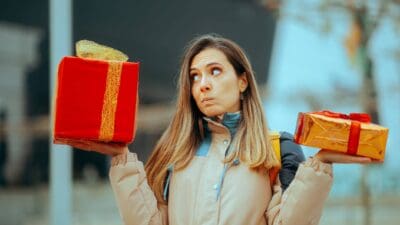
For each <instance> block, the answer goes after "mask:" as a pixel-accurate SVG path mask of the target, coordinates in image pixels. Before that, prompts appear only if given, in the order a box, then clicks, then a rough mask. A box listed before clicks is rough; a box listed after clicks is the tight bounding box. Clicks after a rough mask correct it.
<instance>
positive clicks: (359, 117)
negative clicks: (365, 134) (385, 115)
mask: <svg viewBox="0 0 400 225" xmlns="http://www.w3.org/2000/svg"><path fill="white" fill-rule="evenodd" d="M311 114H317V115H323V116H327V117H331V118H341V119H347V120H351V125H350V133H349V140H348V143H347V153H348V154H350V155H356V154H357V151H358V142H359V141H360V131H361V123H370V122H371V117H370V116H369V115H368V114H367V113H350V114H343V113H337V112H331V111H328V110H323V111H319V112H312V113H311Z"/></svg>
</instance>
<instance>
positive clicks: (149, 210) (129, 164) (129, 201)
mask: <svg viewBox="0 0 400 225" xmlns="http://www.w3.org/2000/svg"><path fill="white" fill-rule="evenodd" d="M109 177H110V182H111V186H112V189H113V191H114V195H115V198H116V201H117V205H118V208H119V212H120V215H121V217H122V220H123V222H124V224H125V225H167V224H168V217H167V215H168V211H167V205H160V204H157V200H156V198H155V195H154V193H153V191H152V190H151V189H150V186H149V185H148V183H147V179H146V173H145V171H144V167H143V163H142V162H140V161H138V159H137V156H136V154H135V153H130V152H129V153H126V154H121V155H117V156H114V157H113V158H112V160H111V168H110V172H109Z"/></svg>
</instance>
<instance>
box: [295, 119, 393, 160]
mask: <svg viewBox="0 0 400 225" xmlns="http://www.w3.org/2000/svg"><path fill="white" fill-rule="evenodd" d="M370 121H371V119H370V116H369V115H368V114H365V113H350V114H349V115H347V114H342V113H336V112H331V111H320V112H309V113H299V115H298V119H297V126H296V132H295V142H296V143H298V144H302V145H306V146H310V147H317V148H322V149H328V150H334V151H340V152H344V153H347V154H350V155H359V156H366V157H370V158H372V159H377V160H380V161H383V160H384V158H385V149H386V141H387V138H388V132H389V129H388V128H385V127H382V126H379V125H376V124H373V123H370Z"/></svg>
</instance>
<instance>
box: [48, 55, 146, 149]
mask: <svg viewBox="0 0 400 225" xmlns="http://www.w3.org/2000/svg"><path fill="white" fill-rule="evenodd" d="M138 76H139V63H132V62H122V61H112V60H96V59H85V58H79V57H64V58H63V59H62V60H61V62H60V64H59V67H58V81H57V89H56V99H55V121H54V134H53V141H54V142H55V143H68V140H93V141H102V142H118V143H130V142H132V141H133V139H134V135H135V129H134V127H135V120H136V111H137V110H136V109H137V104H138V102H137V94H138Z"/></svg>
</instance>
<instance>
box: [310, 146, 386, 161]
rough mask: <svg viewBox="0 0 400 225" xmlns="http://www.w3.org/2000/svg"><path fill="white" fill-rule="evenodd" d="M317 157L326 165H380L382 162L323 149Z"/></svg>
mask: <svg viewBox="0 0 400 225" xmlns="http://www.w3.org/2000/svg"><path fill="white" fill-rule="evenodd" d="M316 157H317V158H318V159H319V160H320V161H322V162H325V163H345V164H349V163H358V164H369V163H379V162H381V161H377V160H375V161H373V160H372V159H371V158H369V157H363V156H354V155H347V154H345V153H342V152H336V151H330V150H325V149H322V150H321V151H319V152H318V153H317V154H316Z"/></svg>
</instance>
